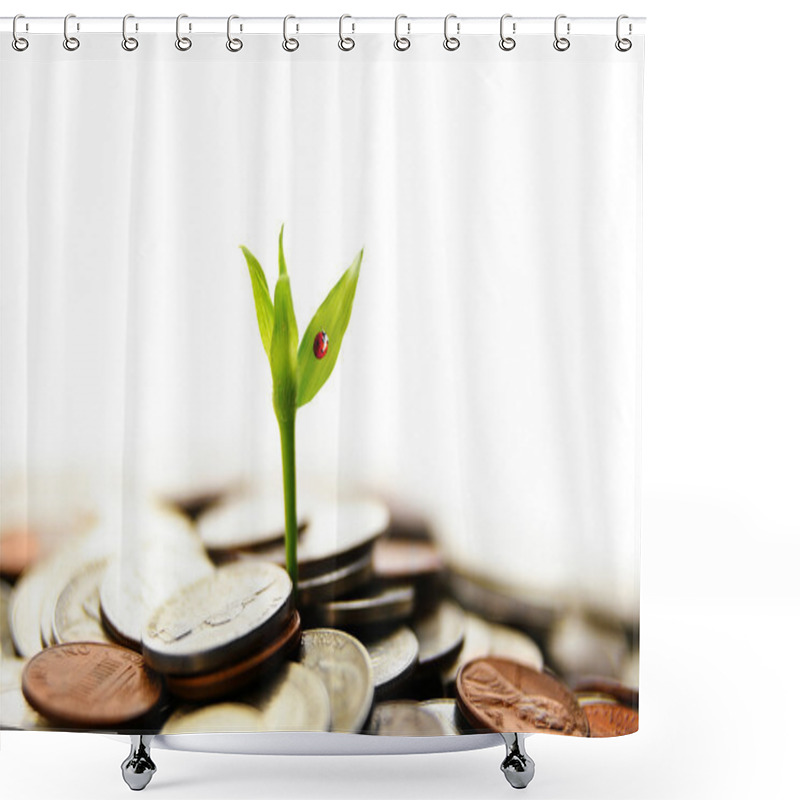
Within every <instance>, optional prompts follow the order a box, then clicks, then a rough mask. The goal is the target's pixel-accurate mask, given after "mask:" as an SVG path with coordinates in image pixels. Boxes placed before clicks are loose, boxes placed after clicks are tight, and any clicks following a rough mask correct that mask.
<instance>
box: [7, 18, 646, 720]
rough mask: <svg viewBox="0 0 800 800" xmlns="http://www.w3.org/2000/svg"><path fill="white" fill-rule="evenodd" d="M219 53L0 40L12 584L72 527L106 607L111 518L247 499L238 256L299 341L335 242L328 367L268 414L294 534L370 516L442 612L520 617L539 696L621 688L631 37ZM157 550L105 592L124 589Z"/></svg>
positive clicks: (629, 612)
mask: <svg viewBox="0 0 800 800" xmlns="http://www.w3.org/2000/svg"><path fill="white" fill-rule="evenodd" d="M241 35H242V38H243V41H244V46H243V47H242V49H241V50H240V51H239V52H230V51H229V50H228V49H226V47H225V35H224V33H218V34H214V35H211V34H207V35H203V36H200V35H197V36H194V37H193V39H192V46H191V48H190V49H189V50H187V51H185V52H181V51H179V50H178V49H177V48H176V47H175V36H174V34H170V33H147V34H144V33H141V34H139V46H138V48H137V49H136V50H135V51H133V52H127V51H125V50H124V49H123V48H121V47H120V36H119V35H118V34H115V35H112V34H99V33H97V34H89V33H87V34H85V35H83V36H81V37H80V39H81V41H80V47H79V48H78V49H77V50H75V51H74V52H69V51H67V50H66V49H65V48H64V47H63V46H62V42H63V37H62V36H61V35H55V34H46V35H45V34H42V35H38V36H35V35H33V34H30V35H29V36H28V38H29V39H30V46H29V47H28V49H27V50H26V51H24V52H17V51H15V50H14V49H13V48H12V47H11V46H10V37H4V39H3V42H2V48H0V51H1V53H2V56H1V58H2V61H1V62H0V64H1V68H2V74H1V75H0V82H1V83H0V87H1V90H2V103H0V105H1V106H2V109H3V112H2V118H1V121H0V137H1V138H0V170H1V173H0V177H1V183H0V202H1V203H2V229H1V231H0V233H1V234H2V238H1V239H0V258H1V259H2V262H1V271H0V313H1V317H0V336H1V337H2V338H1V339H0V381H1V382H2V383H1V384H0V402H1V403H2V405H1V406H0V437H1V438H0V493H1V496H0V500H1V501H2V506H0V523H2V531H3V534H4V537H5V536H6V535H7V536H8V537H11V536H12V535H14V536H19V531H20V529H24V530H25V531H26V532H27V533H28V535H33V534H34V533H35V535H36V537H37V547H38V548H39V550H40V551H41V553H42V556H43V557H44V555H46V554H47V553H50V552H58V551H57V546H58V545H59V543H62V542H63V541H64V540H65V539H67V537H68V534H71V532H72V531H74V530H77V529H79V528H92V526H95V527H97V526H99V528H100V529H101V534H100V538H101V539H102V540H103V542H104V543H105V545H107V548H108V550H109V551H110V552H111V553H112V554H113V553H116V554H117V556H119V553H123V554H124V558H123V561H122V562H121V564H122V565H120V562H119V561H116V562H113V561H112V562H111V563H112V566H111V567H110V568H109V569H111V570H114V569H116V570H117V571H118V572H117V575H118V579H119V581H120V582H122V581H123V577H122V571H123V570H125V569H132V567H131V566H130V565H131V563H132V562H134V561H136V559H137V558H139V559H144V558H145V557H144V556H142V555H141V550H142V547H143V545H142V544H141V541H140V539H139V538H138V537H139V533H138V532H137V531H138V529H137V525H138V522H137V521H138V520H139V519H140V514H141V513H143V512H141V511H140V509H141V508H142V507H143V506H144V505H148V504H150V505H153V506H155V505H159V504H160V505H161V506H163V505H165V504H166V503H168V502H170V501H173V502H177V503H179V504H180V502H183V503H184V504H185V503H188V502H189V500H187V498H190V499H191V498H193V497H194V496H198V495H203V494H206V495H214V496H216V495H220V496H222V498H223V499H222V500H221V502H222V503H223V504H224V502H225V499H224V498H225V497H226V496H227V495H226V493H232V494H233V495H234V496H235V495H236V493H237V492H244V493H247V492H248V491H256V492H257V491H259V490H258V489H253V487H262V488H263V487H264V486H267V487H269V492H270V493H271V494H272V495H274V496H275V497H276V498H277V499H278V502H279V503H280V501H281V500H282V499H283V497H282V494H281V449H280V438H279V429H278V425H277V423H276V418H275V414H274V412H273V408H272V374H271V372H270V365H269V361H268V358H267V356H266V355H265V353H264V350H263V348H262V341H261V338H260V336H259V327H258V323H257V319H256V313H255V311H254V299H253V288H252V285H251V281H250V277H249V275H248V270H247V267H246V264H245V260H244V258H243V256H242V252H241V251H240V249H239V246H240V245H245V246H246V247H247V248H249V250H250V251H251V252H252V253H253V255H254V256H255V257H256V258H257V259H258V260H259V261H260V263H261V265H262V266H263V269H264V273H265V275H266V279H267V282H268V284H269V289H270V291H271V292H272V291H274V289H275V284H276V281H277V278H278V235H279V231H280V230H281V226H284V234H283V237H284V238H283V245H284V250H285V255H286V262H287V265H288V273H289V276H290V278H291V290H292V296H293V298H294V310H295V313H296V317H297V323H298V327H299V335H300V338H302V336H303V332H304V331H305V328H306V325H307V324H308V322H309V320H310V319H311V318H312V315H313V314H314V312H315V310H316V309H317V307H318V306H319V304H320V303H321V302H322V300H323V299H324V298H325V296H326V294H327V293H328V291H329V290H330V288H331V287H332V286H333V285H334V283H335V282H336V281H337V280H338V279H339V277H340V276H341V275H342V273H343V272H344V270H345V269H346V268H347V267H348V265H350V264H351V262H352V261H353V258H354V256H356V254H357V253H359V251H360V250H361V248H362V247H363V249H364V253H363V261H362V264H361V268H360V275H359V279H358V287H357V291H356V295H355V299H354V302H353V307H352V314H351V317H350V324H349V327H348V329H347V336H346V337H345V338H344V341H343V342H342V346H341V353H340V355H339V358H338V361H337V362H336V370H335V371H334V372H333V374H332V376H331V378H330V380H329V381H328V383H327V384H326V385H325V386H324V387H323V388H322V389H321V390H320V391H319V394H318V395H317V396H316V397H315V399H314V401H313V402H312V403H310V404H309V405H308V406H306V407H303V408H300V409H299V410H298V413H297V427H296V429H297V459H296V460H297V493H298V507H299V508H300V510H301V517H302V516H303V508H304V504H312V502H311V499H312V498H320V497H321V498H330V497H332V496H333V497H336V498H338V499H339V500H340V501H341V500H342V499H352V498H354V497H356V498H359V497H366V496H369V497H371V498H380V500H381V501H382V502H386V503H387V504H388V508H389V509H390V511H391V513H392V515H393V517H392V518H393V520H395V521H396V520H407V519H409V518H411V517H413V518H414V521H415V522H414V524H415V525H417V524H419V525H422V524H423V523H424V527H425V528H426V530H427V531H428V532H429V533H430V535H431V537H432V538H433V540H434V541H435V542H436V545H437V547H438V548H439V550H440V553H441V557H442V559H443V561H444V563H445V564H446V565H447V567H448V568H449V569H450V570H451V572H452V575H453V576H455V577H454V578H453V580H454V582H453V584H452V586H451V588H450V590H448V591H449V592H452V594H453V596H454V597H455V598H456V599H457V600H459V602H461V603H462V605H464V606H465V607H467V608H468V607H469V598H470V597H472V596H473V595H472V594H471V593H472V592H473V590H474V587H475V586H479V587H483V588H486V591H491V592H493V593H494V594H492V595H491V596H492V597H495V598H496V599H497V601H498V603H500V604H501V605H502V603H505V604H506V605H505V606H502V607H503V608H507V607H513V613H511V612H509V614H508V615H507V618H506V619H495V620H494V621H495V622H498V621H500V622H506V623H510V624H516V625H520V622H519V617H520V615H522V614H524V613H525V610H526V609H527V610H530V613H531V614H533V615H534V616H535V614H537V613H538V614H540V616H538V617H535V619H533V620H532V621H531V624H530V625H529V626H526V629H527V630H528V631H529V632H532V635H535V634H536V632H537V631H541V636H542V637H543V640H542V641H538V645H539V646H540V647H541V648H543V649H544V651H545V656H546V659H545V660H546V661H548V662H551V664H550V665H551V666H555V669H556V671H557V672H559V674H561V675H562V676H563V677H565V678H566V677H574V676H575V675H580V674H583V673H587V672H589V671H591V672H593V673H596V672H598V671H599V672H605V673H606V674H607V675H608V676H609V677H613V678H614V679H616V680H619V681H621V682H624V683H626V684H628V685H631V684H634V685H635V682H636V680H637V676H636V673H635V662H636V654H637V636H638V598H639V589H638V473H639V459H638V452H639V434H638V431H639V350H640V345H639V342H640V312H639V306H640V302H639V286H640V266H641V265H640V262H641V239H640V234H641V146H642V140H641V113H642V73H643V41H642V39H641V37H638V36H635V37H633V39H634V46H633V47H632V48H631V49H630V50H629V51H627V52H622V51H620V50H619V49H617V48H615V46H614V43H615V37H614V31H613V26H612V28H611V29H610V30H608V31H607V32H606V33H605V35H585V36H572V37H571V38H572V41H571V46H570V47H569V49H568V50H566V51H564V52H559V51H558V50H556V49H555V48H554V47H553V37H552V36H547V35H529V36H518V37H517V42H516V46H515V47H514V49H513V50H511V51H508V52H506V51H503V50H502V49H501V48H499V47H498V37H497V35H489V34H485V35H471V36H467V35H464V36H462V37H461V44H460V46H459V48H458V49H457V50H455V51H453V52H448V51H447V50H446V49H445V48H443V47H442V37H441V36H434V35H425V36H417V37H413V36H412V37H411V38H412V46H411V47H410V48H409V49H408V50H406V51H404V52H403V51H398V50H397V49H396V48H395V47H393V37H392V35H391V34H390V33H388V34H377V33H376V34H360V35H356V36H355V37H354V39H355V41H356V46H355V47H354V48H353V49H352V50H351V51H349V52H344V51H342V50H341V49H340V48H338V47H337V46H336V43H337V37H336V35H335V34H333V35H307V36H303V35H302V31H301V33H300V34H298V40H299V42H300V46H299V48H298V49H297V50H296V51H295V52H287V51H286V50H284V49H283V48H282V47H281V45H280V42H281V36H280V35H279V34H276V35H261V36H249V37H248V36H247V35H245V34H241ZM312 505H313V504H312ZM134 509H135V510H134ZM278 517H279V519H282V517H281V516H280V508H279V513H278ZM311 519H312V522H313V515H312V516H311ZM87 520H89V521H87ZM200 521H202V517H201V518H200ZM420 521H421V522H420ZM187 524H188V523H187ZM194 524H195V525H197V524H199V522H197V521H195V523H194ZM393 524H395V522H393ZM397 524H399V523H397ZM407 524H411V523H407ZM8 541H10V538H9V539H8ZM1 542H2V539H0V546H2V545H1ZM10 546H11V545H9V547H10ZM161 547H166V546H165V545H154V548H155V549H154V550H153V551H152V552H151V551H148V555H147V559H148V560H147V561H146V562H144V561H143V563H142V564H141V565H139V566H140V567H141V568H142V569H143V570H145V571H147V570H148V569H149V570H150V571H151V572H150V577H149V578H146V579H143V580H144V581H145V582H146V583H148V586H149V587H150V588H149V590H153V591H155V592H156V593H158V586H159V582H162V583H166V582H168V580H169V573H170V565H169V563H168V562H167V561H165V559H167V558H168V555H167V554H166V550H162V549H160V548H161ZM100 549H101V550H102V549H103V548H102V547H101V548H100ZM9 552H10V551H9ZM103 552H104V553H105V551H103ZM0 558H1V556H0ZM125 559H127V562H126V561H125ZM159 560H160V561H159ZM156 562H158V565H156V566H154V564H155V563H156ZM126 563H127V564H128V566H127V567H126V566H125V564H126ZM114 565H115V566H114ZM26 566H27V568H28V569H32V568H33V566H35V565H34V564H31V565H26ZM215 568H217V569H218V568H219V566H218V565H217V566H216V567H215ZM6 571H8V570H6ZM65 571H66V572H68V570H65ZM73 571H74V570H73ZM24 574H25V573H24V572H23V575H22V577H19V576H16V575H14V576H12V579H13V580H14V581H16V586H17V587H19V586H20V584H21V582H22V581H23V579H24ZM154 576H155V577H154ZM68 577H69V575H66V576H65V577H63V579H62V580H63V582H64V583H66V580H67V578H68ZM459 581H461V583H459ZM10 582H11V579H9V583H10ZM487 587H488V588H487ZM62 588H63V587H62ZM15 591H17V595H19V593H20V592H19V589H16V590H15ZM163 594H164V595H165V597H166V596H168V595H169V592H167V591H165V592H164V593H163ZM162 599H163V598H162ZM9 602H12V603H13V600H12V601H9ZM20 602H22V601H19V599H18V598H17V603H18V604H19V603H20ZM45 605H46V604H45ZM38 608H39V606H37V609H38ZM468 610H470V611H471V612H474V611H477V610H478V609H474V608H473V609H469V608H468ZM498 615H499V617H502V616H503V614H502V612H498ZM107 616H108V615H107V614H105V613H104V614H103V617H104V621H105V623H108V619H107ZM542 620H544V621H542ZM547 637H550V638H549V639H548V638H547ZM42 638H45V639H46V638H47V636H46V633H43V636H42ZM118 639H119V640H120V641H123V642H124V641H125V636H124V632H123V635H121V636H119V637H118ZM46 644H48V642H47V641H43V642H42V647H43V646H44V645H46ZM16 649H17V651H18V652H17V653H16V654H15V655H16V656H23V657H25V658H30V657H32V656H33V655H34V653H30V652H24V653H20V652H19V651H20V650H21V649H22V648H20V647H19V646H17V648H16ZM598 653H599V654H600V655H597V654H598ZM609 653H610V655H609ZM606 667H607V668H606ZM26 696H27V695H26ZM29 699H30V698H29ZM0 722H2V720H0Z"/></svg>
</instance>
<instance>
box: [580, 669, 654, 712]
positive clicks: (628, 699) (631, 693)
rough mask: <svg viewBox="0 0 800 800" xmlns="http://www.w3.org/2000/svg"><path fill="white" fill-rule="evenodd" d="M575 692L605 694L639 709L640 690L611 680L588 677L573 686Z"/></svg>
mask: <svg viewBox="0 0 800 800" xmlns="http://www.w3.org/2000/svg"><path fill="white" fill-rule="evenodd" d="M572 690H573V691H574V692H576V693H577V692H581V693H590V692H594V693H596V694H603V695H606V696H608V697H612V698H614V700H616V701H617V702H618V703H622V705H625V706H628V707H630V708H638V707H639V690H638V689H632V688H631V687H630V686H625V685H624V684H622V683H620V682H619V681H615V680H612V679H610V678H593V677H586V678H581V679H580V680H577V681H575V682H574V683H573V684H572Z"/></svg>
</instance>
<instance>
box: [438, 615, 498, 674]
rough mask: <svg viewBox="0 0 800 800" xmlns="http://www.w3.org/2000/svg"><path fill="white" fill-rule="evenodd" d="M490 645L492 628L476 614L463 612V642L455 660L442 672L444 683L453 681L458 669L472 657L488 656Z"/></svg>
mask: <svg viewBox="0 0 800 800" xmlns="http://www.w3.org/2000/svg"><path fill="white" fill-rule="evenodd" d="M491 647H492V629H491V626H490V624H489V623H488V622H486V621H484V620H483V619H481V618H480V617H479V616H477V615H476V614H470V613H466V614H464V644H463V646H462V647H461V650H459V652H458V657H457V658H456V660H455V661H454V662H453V663H452V664H451V665H450V666H448V667H447V669H445V670H444V671H443V672H442V680H443V681H444V683H445V685H448V684H451V683H453V682H454V681H455V679H456V675H457V674H458V671H459V669H461V667H462V665H463V664H466V663H467V661H472V659H473V658H480V657H481V656H488V655H489V654H490V652H491Z"/></svg>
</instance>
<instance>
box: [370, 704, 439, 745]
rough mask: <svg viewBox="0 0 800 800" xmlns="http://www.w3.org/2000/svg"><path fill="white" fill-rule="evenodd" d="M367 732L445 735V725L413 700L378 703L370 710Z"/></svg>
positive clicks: (404, 734)
mask: <svg viewBox="0 0 800 800" xmlns="http://www.w3.org/2000/svg"><path fill="white" fill-rule="evenodd" d="M366 732H367V733H372V734H377V735H379V736H446V735H448V734H449V733H450V731H449V730H448V728H447V726H446V725H445V724H444V723H443V722H442V720H441V719H440V718H439V717H438V716H437V715H436V714H432V713H430V712H429V711H426V710H425V709H424V708H423V707H422V705H421V704H420V703H416V702H414V701H413V700H398V701H394V702H391V703H378V705H376V706H375V708H374V709H373V710H372V715H371V717H370V720H369V725H368V726H367V730H366Z"/></svg>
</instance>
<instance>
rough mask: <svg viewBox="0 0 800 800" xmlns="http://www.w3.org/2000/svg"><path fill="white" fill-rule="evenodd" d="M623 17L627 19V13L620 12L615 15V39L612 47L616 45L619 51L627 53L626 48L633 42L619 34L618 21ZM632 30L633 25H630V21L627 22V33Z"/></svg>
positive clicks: (631, 45) (629, 47) (628, 48)
mask: <svg viewBox="0 0 800 800" xmlns="http://www.w3.org/2000/svg"><path fill="white" fill-rule="evenodd" d="M624 19H628V15H627V14H620V15H619V16H618V17H617V41H616V42H614V47H616V48H617V50H619V51H620V53H627V52H628V50H630V49H631V47H633V42H632V41H631V40H630V39H623V38H622V37H621V36H620V35H619V31H620V23H621V22H622V20H624ZM632 31H633V27H632V26H631V24H630V23H628V34H630V33H631V32H632Z"/></svg>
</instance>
